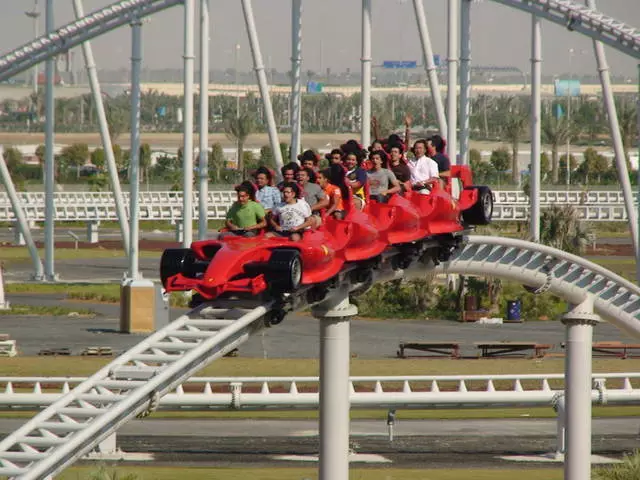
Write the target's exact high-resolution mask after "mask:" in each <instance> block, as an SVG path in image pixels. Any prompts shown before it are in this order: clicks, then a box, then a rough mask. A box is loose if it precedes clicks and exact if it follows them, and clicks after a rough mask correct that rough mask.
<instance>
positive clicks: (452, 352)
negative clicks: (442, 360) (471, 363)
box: [397, 342, 460, 358]
mask: <svg viewBox="0 0 640 480" xmlns="http://www.w3.org/2000/svg"><path fill="white" fill-rule="evenodd" d="M399 347H400V350H398V352H397V355H398V357H399V358H405V357H406V355H405V350H418V351H420V352H427V353H431V354H432V355H423V356H424V357H451V358H460V344H459V343H456V342H403V343H401V344H400V346H399Z"/></svg>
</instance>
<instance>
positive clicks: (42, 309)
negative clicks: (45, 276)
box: [0, 304, 96, 317]
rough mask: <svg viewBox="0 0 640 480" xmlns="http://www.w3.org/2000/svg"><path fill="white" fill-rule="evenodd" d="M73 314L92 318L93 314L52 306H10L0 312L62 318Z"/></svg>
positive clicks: (91, 312) (77, 309)
mask: <svg viewBox="0 0 640 480" xmlns="http://www.w3.org/2000/svg"><path fill="white" fill-rule="evenodd" d="M69 314H75V315H77V316H81V317H93V316H95V314H96V313H95V312H94V311H93V310H89V309H87V308H65V307H53V306H32V305H16V304H11V308H10V309H9V310H0V315H53V316H64V315H69Z"/></svg>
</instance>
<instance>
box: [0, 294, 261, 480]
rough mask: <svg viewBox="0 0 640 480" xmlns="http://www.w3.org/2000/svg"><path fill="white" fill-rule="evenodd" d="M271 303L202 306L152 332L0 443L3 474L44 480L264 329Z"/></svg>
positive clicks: (0, 461) (0, 462)
mask: <svg viewBox="0 0 640 480" xmlns="http://www.w3.org/2000/svg"><path fill="white" fill-rule="evenodd" d="M268 312H269V305H260V306H257V307H256V308H253V309H246V308H235V307H230V308H222V307H220V308H214V307H212V306H208V305H202V306H200V307H198V308H196V309H194V310H193V311H191V312H189V313H188V314H186V315H183V316H182V317H180V318H178V319H177V320H175V321H174V322H172V323H171V324H170V325H168V326H167V327H165V328H163V329H162V330H160V331H158V332H156V333H154V334H152V335H151V336H149V337H148V338H146V339H145V340H143V341H142V342H140V343H139V344H138V345H136V346H135V347H133V348H132V349H131V350H129V351H128V352H126V353H125V354H124V355H122V356H120V357H118V358H117V359H116V360H114V361H113V362H111V363H110V364H109V365H107V366H105V367H104V368H102V369H101V370H100V371H98V372H97V373H96V374H95V375H93V376H92V377H90V378H88V379H87V380H85V381H84V382H82V383H81V384H80V385H78V386H77V387H76V388H74V389H73V390H71V391H70V392H69V393H67V394H66V395H64V396H63V397H62V398H60V399H59V400H57V401H56V402H54V403H53V404H52V405H51V406H49V407H48V408H46V409H45V410H43V411H42V412H41V413H39V414H38V415H36V416H35V417H34V418H33V419H32V420H30V421H28V422H27V423H26V424H25V425H24V426H22V427H21V428H20V429H18V430H17V431H15V432H14V433H13V434H11V435H9V436H8V437H6V438H5V439H4V440H3V441H2V442H0V465H1V466H0V476H2V475H5V476H8V477H17V478H20V479H33V480H37V479H43V478H46V477H47V476H49V475H53V474H55V473H57V472H59V471H60V470H62V469H63V468H64V467H66V466H67V465H69V464H71V463H73V462H74V461H75V460H76V459H78V458H80V457H81V456H82V455H84V454H85V453H87V452H89V451H90V450H92V449H93V448H94V447H95V446H96V445H97V444H98V443H100V441H102V440H103V439H104V438H106V437H107V436H108V435H109V434H111V433H112V432H114V431H116V430H117V429H118V427H119V426H120V425H122V424H123V423H125V422H126V421H127V420H129V419H131V418H133V417H135V416H136V415H139V414H142V415H144V414H145V412H148V411H151V410H153V409H155V408H156V407H157V405H158V400H159V398H160V397H162V396H163V395H164V394H165V393H167V392H169V391H171V390H172V389H175V388H176V386H178V385H180V383H182V382H183V381H185V380H186V379H188V378H189V377H190V376H192V375H193V374H194V373H195V372H196V371H198V370H199V369H201V368H202V367H204V366H205V365H207V364H208V363H209V362H211V361H213V360H215V359H216V358H219V357H221V356H223V355H225V354H226V353H228V352H229V351H231V350H233V349H234V348H236V347H237V346H238V345H240V344H242V343H243V342H244V341H246V340H247V339H248V338H249V335H250V334H251V332H253V331H255V330H257V329H259V328H261V326H262V325H263V317H264V315H265V314H267V313H268Z"/></svg>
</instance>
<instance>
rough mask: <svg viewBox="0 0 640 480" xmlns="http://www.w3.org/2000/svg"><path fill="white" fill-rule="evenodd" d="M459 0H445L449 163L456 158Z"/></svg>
mask: <svg viewBox="0 0 640 480" xmlns="http://www.w3.org/2000/svg"><path fill="white" fill-rule="evenodd" d="M459 6H460V0H447V19H448V31H447V57H448V58H447V63H448V65H449V71H448V72H447V76H448V81H447V127H448V128H447V145H448V148H447V150H448V153H449V159H450V161H451V165H457V164H458V159H457V154H458V142H457V135H458V101H457V100H458V30H459V26H460V19H459V13H460V9H459Z"/></svg>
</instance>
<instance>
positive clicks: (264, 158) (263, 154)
mask: <svg viewBox="0 0 640 480" xmlns="http://www.w3.org/2000/svg"><path fill="white" fill-rule="evenodd" d="M260 163H261V164H262V165H268V166H270V167H272V168H273V167H274V166H275V159H274V158H273V150H272V149H271V145H263V146H262V147H261V148H260Z"/></svg>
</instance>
